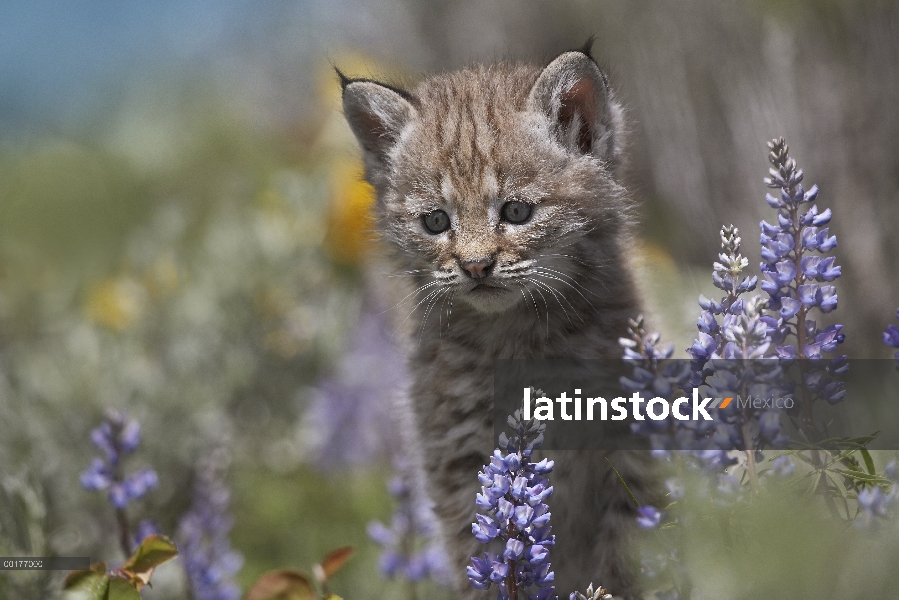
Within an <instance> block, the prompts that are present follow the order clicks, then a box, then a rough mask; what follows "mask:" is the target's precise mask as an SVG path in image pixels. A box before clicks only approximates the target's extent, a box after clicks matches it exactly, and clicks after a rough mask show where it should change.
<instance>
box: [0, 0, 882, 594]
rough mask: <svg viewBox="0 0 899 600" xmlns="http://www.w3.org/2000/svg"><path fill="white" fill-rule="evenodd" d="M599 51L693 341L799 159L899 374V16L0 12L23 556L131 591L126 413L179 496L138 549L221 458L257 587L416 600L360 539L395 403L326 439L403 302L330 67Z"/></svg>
mask: <svg viewBox="0 0 899 600" xmlns="http://www.w3.org/2000/svg"><path fill="white" fill-rule="evenodd" d="M594 34H595V35H596V45H595V47H594V54H595V55H596V57H597V58H598V60H599V61H600V63H601V64H602V65H604V66H605V67H606V68H607V70H608V71H609V72H610V73H611V77H612V81H613V84H614V85H615V87H616V88H617V89H618V92H619V96H620V98H621V100H622V101H623V103H624V104H625V106H626V107H627V110H628V117H629V122H630V150H629V156H630V166H629V174H628V177H629V183H630V186H631V188H632V189H633V190H634V192H635V194H636V195H637V196H638V198H639V199H640V200H641V202H642V203H643V206H644V209H643V217H644V220H643V223H642V229H641V233H642V236H641V239H642V244H641V248H640V249H639V250H640V253H641V255H642V256H643V257H644V260H643V270H644V280H645V281H644V283H645V286H646V289H647V291H648V294H649V306H650V308H651V311H652V313H653V315H654V318H655V321H656V326H657V327H659V328H660V329H662V330H663V331H664V332H665V334H666V337H667V338H668V339H670V340H673V341H675V342H676V345H677V348H678V350H682V349H684V348H686V347H687V346H688V345H689V342H690V340H691V339H692V337H693V334H694V332H695V318H696V312H697V311H696V305H695V298H696V295H697V294H698V293H699V292H701V291H703V292H705V293H707V294H710V291H711V289H712V288H711V284H710V266H711V262H712V261H713V260H714V259H715V255H716V253H717V248H718V244H719V240H718V234H717V232H718V229H719V228H720V226H721V225H722V224H726V223H734V224H736V225H737V226H738V227H740V229H741V231H742V232H743V238H744V253H745V254H746V255H747V256H749V257H750V259H751V264H753V263H756V264H757V258H758V245H757V243H756V242H755V240H756V239H757V231H758V229H757V222H758V220H759V219H760V218H763V217H766V218H770V209H768V207H767V206H766V205H765V203H764V201H763V199H764V194H765V192H766V189H765V187H764V185H763V184H762V181H761V180H762V177H763V176H764V175H765V173H766V170H767V163H766V159H765V153H766V148H765V143H766V142H767V141H768V140H769V139H771V138H773V137H776V136H781V135H782V136H785V137H786V138H787V141H788V142H789V143H790V146H791V150H792V152H791V153H792V155H793V156H794V157H795V158H796V159H797V160H798V161H799V163H800V165H801V166H802V167H803V168H804V169H805V172H806V181H808V182H814V183H817V184H818V185H819V186H820V188H821V190H822V192H821V195H820V196H819V204H820V205H822V206H829V207H831V208H832V209H833V211H834V213H835V218H834V222H833V230H834V231H835V232H836V234H837V236H838V238H839V240H840V247H839V248H838V250H837V251H836V255H837V257H838V261H839V263H841V264H842V265H843V267H844V269H843V272H844V276H843V278H841V279H840V280H839V282H838V284H837V285H838V289H839V291H840V310H839V311H837V313H835V314H834V315H831V316H832V317H834V318H837V319H838V320H839V322H841V323H844V324H846V326H847V332H848V338H847V344H846V347H847V352H848V353H849V354H850V356H853V357H886V356H888V354H887V349H886V348H884V347H883V346H882V345H880V342H879V339H880V332H881V331H882V330H883V327H884V325H885V324H886V323H887V322H890V321H891V319H892V315H893V314H894V311H895V310H896V306H897V305H899V277H897V276H896V274H897V272H899V240H897V236H896V230H897V225H899V111H897V110H896V106H897V103H899V5H897V4H896V3H895V2H889V1H881V0H877V1H874V0H846V1H843V2H840V1H837V0H785V1H782V2H777V1H774V0H750V1H747V2H720V1H718V0H678V1H673V0H672V1H655V2H650V1H648V0H615V1H611V0H610V1H597V0H582V1H572V2H557V3H550V2H543V1H524V0H491V1H490V2H486V3H484V2H478V1H476V0H462V1H450V0H439V1H438V0H399V1H388V0H360V1H357V2H350V1H349V0H332V1H325V0H302V1H294V0H289V1H274V0H257V1H253V2H251V1H249V0H218V1H212V0H160V1H158V2H153V3H130V2H129V3H125V2H116V1H114V0H97V1H93V2H91V1H88V0H73V1H70V2H61V1H51V0H38V1H35V2H28V3H25V2H17V1H13V0H5V1H0V477H2V478H3V486H4V487H3V489H4V490H5V493H4V494H0V500H2V501H3V502H4V505H3V506H0V513H2V514H5V515H6V517H5V518H4V519H3V520H0V524H2V526H3V529H2V531H3V535H5V536H6V537H5V538H0V542H2V543H0V546H2V547H3V548H5V549H7V550H9V551H10V553H12V550H17V551H19V550H20V551H29V552H32V553H33V554H44V553H55V554H61V555H72V554H85V553H88V554H90V555H91V556H92V557H94V558H104V559H106V560H108V561H110V562H115V561H116V560H120V558H121V557H119V556H118V555H117V554H116V552H117V550H116V546H115V537H114V535H112V534H111V531H112V527H113V523H114V521H113V515H112V513H111V511H110V510H109V509H108V507H107V506H106V504H105V500H104V498H103V497H102V494H95V493H89V492H85V491H83V490H82V489H81V487H80V485H79V483H78V475H79V473H80V471H81V470H82V469H83V468H84V467H85V466H86V465H87V464H88V463H89V462H90V459H91V457H92V456H93V455H94V454H95V452H94V450H95V449H94V448H93V446H92V445H91V444H90V441H89V432H90V430H91V429H92V428H93V427H95V426H96V425H97V424H98V423H99V421H100V420H101V419H102V417H103V411H104V409H105V408H107V407H116V408H120V409H123V410H127V411H128V413H129V414H130V415H132V416H134V417H135V418H137V419H138V420H140V422H141V424H142V426H143V430H144V442H143V444H142V446H141V449H140V451H139V453H138V454H137V455H136V456H135V457H134V458H133V459H132V461H133V465H134V466H139V465H144V464H145V465H152V466H153V467H154V468H156V470H157V471H158V473H159V476H160V487H159V488H158V489H157V490H155V491H153V492H152V493H151V494H150V495H149V496H148V499H147V501H145V502H142V503H140V504H139V505H137V506H135V507H133V509H134V517H135V519H137V518H138V517H140V516H144V515H152V516H154V517H155V518H156V519H158V520H159V522H160V524H161V526H162V527H163V529H164V530H167V531H173V530H174V528H175V525H176V522H177V517H178V515H179V514H180V513H181V512H183V510H184V509H185V508H186V507H187V505H188V503H189V501H190V498H189V496H190V493H189V490H190V481H191V472H192V468H193V465H194V463H195V461H196V459H197V457H198V456H200V455H202V454H204V453H208V452H209V450H210V448H213V447H219V446H223V447H226V448H227V449H228V451H229V453H230V459H231V468H230V473H229V479H228V481H229V484H230V485H231V487H232V490H233V497H232V506H233V512H234V516H235V527H234V530H233V535H232V540H233V543H234V545H235V547H236V548H237V549H238V550H240V551H241V552H242V553H243V554H244V556H245V559H246V564H245V566H244V568H243V570H242V571H241V574H240V582H241V583H242V585H243V586H244V587H246V586H247V585H248V584H249V582H251V581H252V580H253V579H254V578H255V577H256V576H258V575H259V574H260V573H261V572H263V571H265V570H267V569H271V568H276V567H287V566H294V567H302V568H304V569H305V568H307V567H308V566H309V565H310V564H311V563H312V562H314V561H315V560H317V559H319V558H321V557H322V556H323V555H324V554H325V553H326V552H327V551H329V550H331V549H333V548H335V547H337V546H342V545H346V544H353V545H355V546H356V547H357V548H358V550H359V554H358V555H357V556H356V557H354V558H353V560H352V561H351V562H350V564H349V565H348V566H347V568H346V569H345V570H344V571H343V572H341V574H339V575H338V576H337V578H336V579H335V582H334V585H333V587H334V590H335V591H336V592H338V593H341V594H344V595H346V596H348V597H351V598H356V599H362V600H364V599H366V598H382V597H385V596H389V595H392V594H396V593H397V590H398V587H397V586H398V585H399V584H396V583H390V582H385V581H383V580H381V579H380V578H379V576H378V575H377V566H376V565H377V560H378V556H377V555H378V552H377V548H376V547H375V546H374V545H373V544H372V543H371V542H369V541H368V540H367V536H366V533H365V526H366V523H368V522H369V521H370V520H371V519H382V520H385V519H387V518H388V515H389V514H390V512H391V510H392V500H391V498H390V497H389V495H388V494H387V492H386V490H385V487H384V481H385V478H386V476H387V475H388V473H389V472H390V461H389V452H388V451H387V449H383V448H380V446H379V444H380V443H381V442H382V441H383V440H385V439H389V435H388V434H387V433H386V432H385V429H386V428H387V425H385V423H384V422H383V421H381V422H379V421H377V420H376V419H374V420H372V419H358V418H357V419H354V418H353V417H352V415H353V414H354V413H353V411H354V410H355V405H354V404H353V402H356V401H358V402H360V403H362V402H363V401H365V402H369V401H372V400H371V398H372V397H376V399H375V400H373V401H381V402H383V397H385V396H386V394H387V393H388V391H389V390H390V389H391V387H395V385H396V384H397V381H394V380H391V378H389V377H386V376H385V377H383V378H382V379H383V381H380V382H379V385H376V386H374V389H372V390H367V391H366V392H365V393H363V394H360V395H359V396H358V398H357V397H356V396H353V397H348V398H347V399H346V402H345V403H344V404H343V405H342V408H341V409H340V410H338V409H336V408H335V409H334V410H333V411H331V412H329V409H328V404H327V400H328V398H329V397H330V396H328V394H325V393H324V392H323V391H322V390H323V387H322V386H323V383H322V382H327V381H335V380H336V381H343V382H344V383H346V381H348V380H351V379H352V377H351V375H348V373H350V374H351V373H352V372H353V371H354V362H353V361H354V360H356V358H354V356H356V355H354V354H353V353H352V352H351V351H352V349H353V348H358V347H360V346H362V347H363V348H365V347H371V346H372V345H374V346H375V347H377V345H378V344H379V343H381V342H379V341H378V339H380V338H377V336H375V338H373V339H369V340H366V339H361V340H360V339H359V336H360V335H363V337H364V335H369V334H364V333H360V331H361V330H360V327H359V325H358V323H359V322H360V321H359V319H360V314H364V313H365V310H366V307H367V306H369V305H370V298H369V296H370V294H369V292H368V291H367V290H369V288H370V285H369V283H368V282H369V281H371V279H372V278H375V279H383V277H384V276H383V273H382V272H381V271H378V270H377V269H372V268H371V267H370V264H369V261H368V257H369V256H370V255H371V254H372V249H371V246H370V242H369V241H368V239H367V236H366V233H365V230H366V226H367V216H366V215H367V209H368V206H369V203H370V201H371V195H370V190H369V189H368V187H367V186H366V185H365V184H364V183H361V182H360V180H359V178H360V167H359V163H358V156H357V153H356V148H355V143H354V141H353V140H352V138H351V135H350V133H349V131H348V129H347V128H346V126H345V125H344V123H343V119H342V116H341V114H340V111H339V93H338V87H337V83H336V79H335V77H334V75H333V72H332V69H331V65H339V66H340V67H341V69H343V70H345V71H346V72H348V73H349V74H352V75H360V76H387V77H389V78H391V79H393V80H396V81H401V82H402V81H407V82H414V81H415V80H416V79H417V78H418V77H420V76H421V74H423V73H426V72H431V71H434V70H442V69H452V68H458V67H460V66H463V65H466V64H470V63H472V62H478V61H492V60H496V59H502V58H515V59H525V60H532V61H546V60H549V59H550V58H552V57H553V56H554V55H555V54H557V53H558V52H561V51H563V50H566V49H569V48H573V47H577V46H580V45H581V44H582V43H583V41H584V40H585V39H586V38H587V37H589V36H590V35H594ZM831 320H833V319H831ZM354 336H355V337H354ZM366 344H368V346H366ZM363 354H364V351H363ZM370 354H371V352H369V354H368V355H370ZM347 357H349V358H347ZM394 366H395V365H394ZM371 369H373V371H374V372H378V368H377V367H373V368H371ZM368 372H369V373H370V372H372V370H369V371H368ZM399 372H401V368H400V369H399ZM379 386H380V387H379ZM338 394H339V389H338ZM366 394H367V395H366ZM363 397H364V398H368V400H362V399H360V398H363ZM323 398H324V399H323ZM379 398H380V400H378V399H379ZM316 402H318V404H317V406H318V408H317V411H318V412H314V411H313V412H310V411H311V409H310V406H312V405H315V403H316ZM359 410H360V411H361V410H363V409H361V408H360V409H359ZM365 410H369V411H370V410H371V408H370V407H369V408H368V409H365ZM328 415H330V417H329V416H328ZM329 418H331V419H332V420H334V421H337V422H336V423H331V424H330V426H329V427H330V428H329V427H325V426H324V425H323V422H325V421H327V420H328V419H329ZM323 420H324V421H323ZM332 455H333V456H332ZM157 575H158V583H157V585H156V587H155V589H154V590H153V591H152V592H148V593H146V594H145V597H152V598H168V597H178V594H180V593H181V591H180V590H182V586H183V581H182V578H181V577H182V576H181V575H180V574H179V571H178V570H177V569H176V568H175V567H173V566H168V567H165V568H164V569H160V571H159V573H158V574H157ZM35 581H36V582H35V583H34V585H35V586H40V585H45V584H47V582H46V581H43V580H42V581H37V580H35ZM29 585H30V584H29ZM47 585H49V584H47ZM51 587H52V586H51ZM35 589H36V588H35ZM48 589H49V588H48ZM47 593H49V592H47Z"/></svg>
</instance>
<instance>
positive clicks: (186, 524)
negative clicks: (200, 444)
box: [178, 449, 243, 600]
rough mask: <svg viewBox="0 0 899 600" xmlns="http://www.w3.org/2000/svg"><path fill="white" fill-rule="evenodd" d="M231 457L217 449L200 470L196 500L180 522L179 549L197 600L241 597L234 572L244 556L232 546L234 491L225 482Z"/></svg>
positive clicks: (223, 599) (195, 494)
mask: <svg viewBox="0 0 899 600" xmlns="http://www.w3.org/2000/svg"><path fill="white" fill-rule="evenodd" d="M227 464H228V460H227V457H226V455H225V453H224V451H223V450H221V449H218V450H215V451H213V452H212V453H211V454H210V455H209V456H208V457H207V458H206V459H204V460H203V461H202V462H201V464H200V465H199V468H198V470H197V473H196V479H195V481H194V486H193V502H192V504H191V507H190V509H189V510H188V511H187V512H186V513H185V514H184V515H183V516H182V517H181V520H180V521H179V523H178V539H179V543H178V549H179V554H180V558H181V559H182V560H183V561H184V568H185V570H186V571H187V577H188V580H189V582H190V589H191V593H192V594H193V597H194V598H195V599H196V600H238V598H240V596H241V591H240V588H239V587H238V586H237V583H236V582H235V581H234V575H235V574H236V573H237V572H238V571H239V570H240V568H241V567H242V566H243V556H241V554H240V553H239V552H236V551H234V550H233V549H232V548H231V542H230V540H229V539H228V534H229V532H230V531H231V526H232V524H233V522H232V519H231V517H230V515H229V514H228V504H229V502H230V493H229V491H228V488H227V487H226V486H225V483H224V474H225V470H226V468H227Z"/></svg>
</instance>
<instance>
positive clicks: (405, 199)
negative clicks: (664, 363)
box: [341, 49, 652, 599]
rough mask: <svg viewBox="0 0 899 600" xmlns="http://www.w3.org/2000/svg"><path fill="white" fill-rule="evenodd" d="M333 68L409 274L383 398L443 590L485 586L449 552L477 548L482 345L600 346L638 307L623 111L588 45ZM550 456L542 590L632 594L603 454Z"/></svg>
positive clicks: (643, 467) (514, 348)
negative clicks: (416, 74) (441, 63)
mask: <svg viewBox="0 0 899 600" xmlns="http://www.w3.org/2000/svg"><path fill="white" fill-rule="evenodd" d="M341 79H342V84H343V86H344V92H343V104H344V112H345V114H346V118H347V120H348V122H349V124H350V126H351V128H352V129H353V132H354V133H355V135H356V137H357V139H358V140H359V143H360V145H361V147H362V150H363V157H364V160H365V166H366V177H367V179H368V181H369V182H371V183H372V184H373V185H374V187H375V189H376V191H377V197H378V201H377V206H376V212H377V222H378V230H379V232H380V233H381V234H382V236H383V237H384V238H385V240H386V242H387V244H386V245H387V247H388V248H389V250H390V253H391V258H392V260H393V264H394V269H395V275H398V276H399V277H397V280H398V281H402V282H406V283H408V284H409V285H410V286H411V287H409V289H408V290H407V291H408V296H407V297H406V302H409V303H410V304H409V305H410V306H412V307H413V308H411V309H410V310H409V316H408V318H407V323H408V324H410V325H411V326H410V327H409V340H410V344H409V349H410V350H409V362H410V365H411V373H412V375H413V381H412V384H411V389H410V392H409V394H408V396H407V398H406V399H405V400H404V401H403V402H402V405H401V406H400V407H399V411H400V412H399V414H400V416H401V418H402V419H403V422H404V423H407V424H408V430H409V431H408V434H409V440H408V444H409V446H408V447H409V455H410V456H411V457H415V458H417V459H418V460H419V463H420V464H419V467H420V472H421V474H422V477H423V482H424V485H425V489H426V490H427V492H428V493H429V494H430V497H431V499H432V501H433V504H434V508H435V511H436V515H437V518H438V520H439V529H440V532H441V535H442V537H443V540H444V542H445V545H446V549H447V552H448V554H449V556H450V557H451V561H452V566H453V568H454V572H455V573H456V584H457V585H458V590H459V594H460V597H462V598H470V599H475V598H487V597H489V596H490V594H488V593H485V592H478V591H477V590H474V589H472V588H471V586H470V584H469V583H468V581H467V579H466V576H465V566H466V565H467V564H469V560H470V557H471V556H472V555H476V554H478V553H480V552H481V551H482V550H483V549H482V548H480V547H479V544H478V542H477V541H476V540H475V539H474V537H473V535H472V534H471V523H472V521H473V520H474V512H475V509H474V497H475V493H476V492H477V491H478V490H479V483H478V481H477V478H476V476H475V475H476V473H477V471H478V469H479V468H480V467H481V466H482V465H483V464H484V463H485V461H486V458H487V456H488V453H489V452H490V451H491V449H492V447H493V445H494V440H493V423H492V417H491V407H492V393H493V361H494V359H498V358H568V357H581V358H602V357H605V358H617V357H619V356H620V349H619V347H618V344H617V340H618V338H619V337H621V336H624V335H626V324H627V320H628V318H630V317H634V316H636V315H637V314H638V313H639V312H640V301H639V298H638V294H637V291H636V287H635V284H634V279H633V276H632V270H631V268H630V266H629V264H628V254H629V248H628V246H629V245H630V244H631V238H630V229H631V226H632V213H633V209H632V202H631V200H630V198H629V196H628V194H627V192H626V190H625V189H624V188H623V187H622V185H621V184H620V182H619V180H618V177H617V171H618V169H619V166H620V163H621V154H622V151H621V143H622V142H621V138H622V111H621V108H620V106H619V105H618V104H617V103H616V101H615V99H614V97H613V93H612V91H611V89H610V88H609V86H608V82H607V79H606V76H605V74H604V73H603V72H602V71H601V70H600V69H599V67H598V66H597V65H596V63H595V62H594V61H593V59H592V58H591V57H590V55H589V51H588V50H587V49H585V50H582V51H575V52H567V53H564V54H562V55H561V56H559V57H558V58H556V59H555V60H554V61H552V62H551V63H550V64H549V65H548V66H546V67H545V68H541V67H536V66H531V65H523V64H496V65H490V66H476V67H471V68H468V69H464V70H461V71H456V72H451V73H447V74H442V75H435V76H432V77H429V78H427V79H425V80H424V81H422V82H421V83H419V84H418V85H417V86H415V87H414V88H412V89H411V90H409V91H403V90H400V89H398V88H394V87H389V86H386V85H383V84H380V83H377V82H374V81H370V80H352V79H349V78H346V77H344V76H343V75H342V74H341ZM510 201H521V202H526V203H527V204H529V205H530V207H531V216H530V218H529V219H528V220H527V221H526V222H524V223H520V224H516V223H510V222H508V221H504V220H503V219H502V217H501V214H502V207H503V205H504V204H505V203H506V202H510ZM438 210H441V211H444V212H445V213H446V214H447V215H448V216H449V220H450V227H449V229H447V230H446V231H444V232H442V233H438V234H433V233H430V232H429V231H428V230H427V228H426V227H425V225H424V217H425V216H426V215H428V214H429V213H432V212H433V211H438ZM471 265H476V266H477V265H479V266H477V267H476V268H475V267H472V266H471ZM485 265H487V266H486V267H485ZM482 271H483V272H482ZM481 275H484V276H483V277H482V276H481ZM553 458H554V459H556V465H557V466H556V469H555V472H554V473H553V476H552V480H553V484H554V486H555V490H556V491H555V493H554V494H553V497H552V499H551V502H550V506H551V509H552V512H553V526H554V532H555V533H556V535H557V544H558V545H557V546H556V547H555V548H554V549H553V550H552V553H551V556H552V562H553V566H554V568H555V570H556V575H557V578H556V582H557V589H558V591H559V592H560V593H561V594H562V597H567V595H568V593H569V592H570V591H572V590H574V589H575V588H578V589H583V588H585V587H586V585H587V584H588V583H590V582H591V581H593V582H595V583H597V584H600V583H601V584H602V585H604V586H606V587H607V588H609V589H611V590H612V591H614V592H615V593H616V594H619V595H621V596H623V597H627V598H630V597H636V596H635V594H636V591H635V590H636V588H635V583H634V576H633V573H634V568H633V565H632V562H631V561H630V559H629V553H628V551H627V546H626V541H627V539H628V532H629V531H630V530H631V528H632V523H633V520H634V519H633V515H634V507H633V505H632V503H631V501H630V500H629V497H628V495H627V493H626V490H625V489H624V487H623V486H622V485H621V484H620V482H619V481H618V479H617V477H616V476H615V474H614V473H613V472H612V471H611V470H610V468H609V465H608V462H607V461H606V458H607V457H606V456H605V455H604V454H602V453H599V452H575V451H568V452H554V453H553ZM609 458H611V460H612V462H613V463H614V464H615V466H616V468H617V469H618V470H619V472H620V473H621V474H622V476H623V477H624V478H625V480H626V481H627V482H628V484H629V485H630V486H631V488H632V489H633V490H634V491H635V493H636V494H638V495H639V494H646V493H648V490H649V489H650V487H651V486H650V482H651V481H652V477H651V476H650V475H649V471H650V467H649V461H648V457H647V456H646V455H644V454H641V453H639V452H633V453H617V454H614V455H613V456H611V457H609Z"/></svg>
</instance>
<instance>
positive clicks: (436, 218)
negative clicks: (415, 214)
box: [424, 210, 450, 235]
mask: <svg viewBox="0 0 899 600" xmlns="http://www.w3.org/2000/svg"><path fill="white" fill-rule="evenodd" d="M424 222H425V229H427V230H428V231H429V232H431V233H433V234H435V235H436V234H438V233H443V232H444V231H446V230H447V229H449V226H450V219H449V215H448V214H446V213H445V212H443V211H442V210H435V211H434V212H429V213H428V214H426V215H425V218H424Z"/></svg>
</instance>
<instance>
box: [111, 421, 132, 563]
mask: <svg viewBox="0 0 899 600" xmlns="http://www.w3.org/2000/svg"><path fill="white" fill-rule="evenodd" d="M112 445H113V448H114V449H115V453H116V456H118V457H120V460H118V461H116V465H115V470H114V471H113V475H112V480H113V482H114V483H122V481H123V480H124V476H123V475H122V462H121V456H122V454H123V452H122V444H121V441H120V440H119V435H118V432H115V434H114V435H113V436H112ZM115 515H116V522H117V523H118V525H119V547H121V549H122V552H123V553H124V554H125V558H127V557H129V556H131V552H132V548H131V526H130V524H129V523H128V513H126V512H125V509H124V508H116V511H115Z"/></svg>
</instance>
